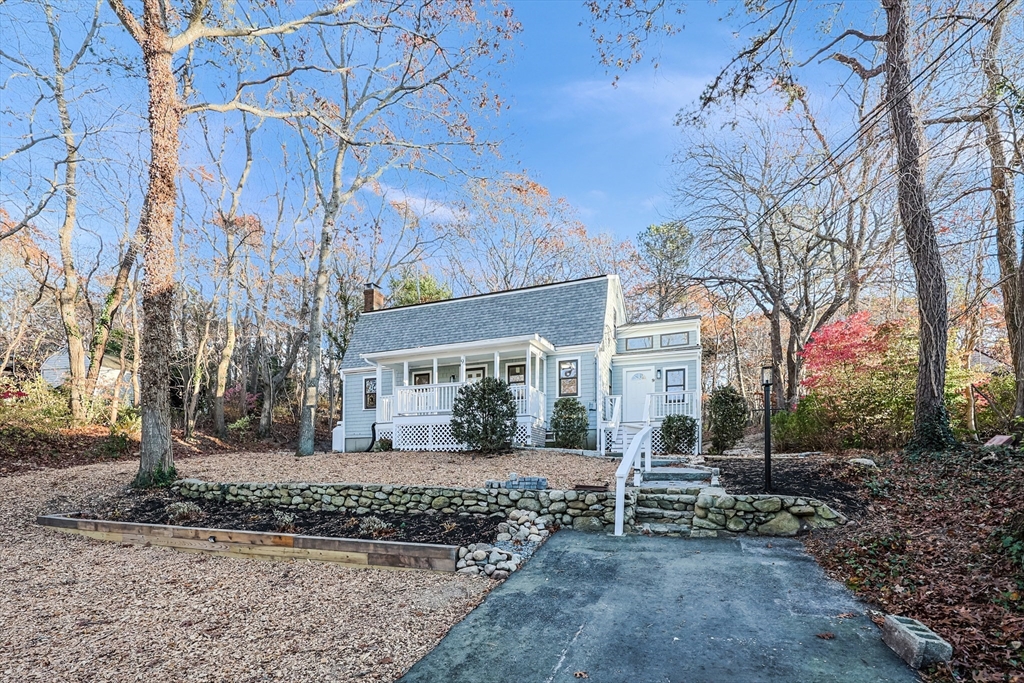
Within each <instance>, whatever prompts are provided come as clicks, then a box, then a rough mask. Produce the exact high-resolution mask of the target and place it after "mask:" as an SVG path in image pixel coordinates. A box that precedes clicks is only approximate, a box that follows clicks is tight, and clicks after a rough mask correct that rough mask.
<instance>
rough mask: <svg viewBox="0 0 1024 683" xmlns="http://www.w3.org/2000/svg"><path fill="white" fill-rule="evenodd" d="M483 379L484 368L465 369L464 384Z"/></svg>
mask: <svg viewBox="0 0 1024 683" xmlns="http://www.w3.org/2000/svg"><path fill="white" fill-rule="evenodd" d="M483 378H484V368H466V384H473V383H475V382H479V381H480V380H482V379H483Z"/></svg>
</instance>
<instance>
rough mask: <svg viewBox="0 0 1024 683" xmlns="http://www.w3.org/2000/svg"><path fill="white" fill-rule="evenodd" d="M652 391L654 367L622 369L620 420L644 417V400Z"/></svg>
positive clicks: (638, 420) (640, 419)
mask: <svg viewBox="0 0 1024 683" xmlns="http://www.w3.org/2000/svg"><path fill="white" fill-rule="evenodd" d="M653 391H654V368H642V369H640V370H623V371H622V421H623V422H640V421H642V420H643V419H644V402H645V401H646V400H647V394H649V393H651V392H653Z"/></svg>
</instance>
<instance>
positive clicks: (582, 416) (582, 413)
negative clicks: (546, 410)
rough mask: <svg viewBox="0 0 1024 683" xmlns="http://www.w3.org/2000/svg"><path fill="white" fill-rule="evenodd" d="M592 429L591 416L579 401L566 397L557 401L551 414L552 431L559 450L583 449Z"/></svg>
mask: <svg viewBox="0 0 1024 683" xmlns="http://www.w3.org/2000/svg"><path fill="white" fill-rule="evenodd" d="M588 429H590V415H589V414H588V413H587V407H586V406H585V405H583V404H582V403H580V401H579V399H576V398H572V397H566V398H560V399H558V400H557V401H555V409H554V410H553V411H552V413H551V431H552V432H554V433H555V446H557V447H558V448H583V447H584V446H585V445H586V443H587V430H588Z"/></svg>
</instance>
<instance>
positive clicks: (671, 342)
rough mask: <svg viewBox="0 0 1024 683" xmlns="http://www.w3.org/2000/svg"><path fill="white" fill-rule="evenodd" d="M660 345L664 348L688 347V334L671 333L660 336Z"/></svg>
mask: <svg viewBox="0 0 1024 683" xmlns="http://www.w3.org/2000/svg"><path fill="white" fill-rule="evenodd" d="M661 345H662V347H665V346H689V345H690V333H689V332H673V333H672V334H663V335H661Z"/></svg>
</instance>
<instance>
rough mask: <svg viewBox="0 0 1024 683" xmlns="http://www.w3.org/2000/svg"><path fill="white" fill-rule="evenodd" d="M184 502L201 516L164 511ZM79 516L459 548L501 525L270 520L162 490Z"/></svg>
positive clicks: (286, 515) (310, 516)
mask: <svg viewBox="0 0 1024 683" xmlns="http://www.w3.org/2000/svg"><path fill="white" fill-rule="evenodd" d="M183 502H188V503H193V504H194V505H196V506H198V508H199V510H200V512H198V514H195V515H193V516H187V517H182V516H181V515H180V514H179V515H177V516H175V515H174V509H173V508H172V509H171V510H168V506H171V505H174V504H175V503H183ZM82 517H84V518H86V519H106V520H110V521H117V522H135V523H142V524H174V525H177V526H188V527H203V528H211V529H235V530H239V531H269V532H275V533H290V534H302V535H305V536H327V537H334V538H357V539H362V540H377V541H404V542H407V543H436V544H441V545H459V546H464V545H469V544H470V543H479V542H481V541H490V540H492V539H493V538H494V537H495V536H496V535H497V533H498V523H499V522H500V521H502V520H501V519H499V518H497V517H482V516H481V517H478V516H475V515H465V516H460V515H445V514H430V515H396V514H389V513H382V512H376V513H374V514H373V515H356V514H354V513H350V512H342V511H338V512H324V511H312V510H280V511H278V513H277V514H276V515H275V512H274V510H273V509H266V508H255V507H251V508H245V507H242V506H240V505H233V504H231V503H221V502H218V501H211V500H203V499H191V498H183V497H180V496H177V495H175V494H172V493H170V492H167V491H155V492H154V491H149V492H145V493H142V494H131V493H129V494H126V495H125V496H123V497H121V498H116V499H113V500H107V501H104V502H103V503H102V504H101V506H100V507H98V508H97V509H96V510H90V511H84V512H83V513H82ZM370 517H373V518H376V521H373V520H371V521H367V520H368V519H369V518H370Z"/></svg>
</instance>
